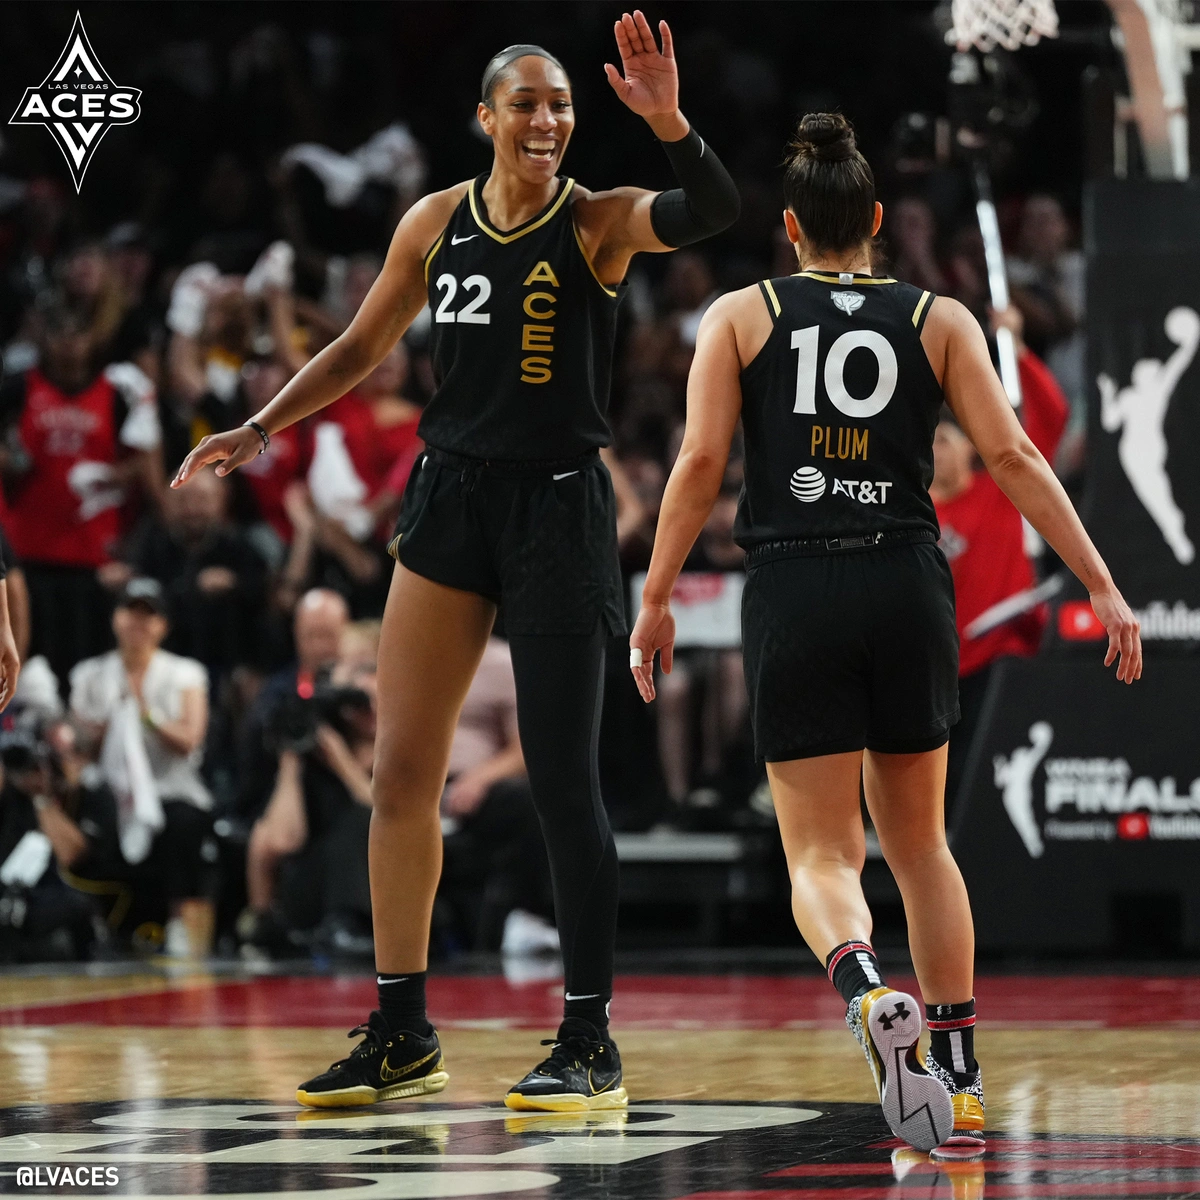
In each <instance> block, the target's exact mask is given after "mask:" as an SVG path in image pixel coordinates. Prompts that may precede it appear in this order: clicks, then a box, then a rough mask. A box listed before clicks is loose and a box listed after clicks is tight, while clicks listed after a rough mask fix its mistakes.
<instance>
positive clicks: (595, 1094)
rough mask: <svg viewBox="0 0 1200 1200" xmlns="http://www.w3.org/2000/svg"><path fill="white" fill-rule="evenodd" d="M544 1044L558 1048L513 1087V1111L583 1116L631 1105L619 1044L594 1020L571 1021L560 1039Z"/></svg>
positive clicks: (509, 1099) (508, 1101) (509, 1101)
mask: <svg viewBox="0 0 1200 1200" xmlns="http://www.w3.org/2000/svg"><path fill="white" fill-rule="evenodd" d="M542 1045H543V1046H551V1047H553V1049H552V1050H551V1053H550V1057H549V1058H547V1059H545V1060H544V1061H543V1062H540V1063H539V1064H538V1065H537V1066H536V1067H534V1068H533V1070H532V1071H530V1072H529V1074H528V1075H526V1076H525V1078H524V1079H522V1080H521V1082H520V1083H518V1084H514V1085H513V1087H512V1088H510V1089H509V1093H508V1095H507V1096H505V1097H504V1103H505V1104H506V1105H507V1106H508V1107H509V1108H511V1109H515V1110H516V1111H517V1112H554V1113H581V1112H594V1111H596V1110H598V1109H601V1110H602V1109H623V1108H626V1107H628V1105H629V1096H628V1095H627V1094H626V1092H625V1089H624V1087H622V1085H621V1055H620V1054H619V1053H618V1051H617V1046H616V1043H615V1042H614V1041H613V1040H612V1039H611V1038H609V1037H608V1036H603V1037H602V1036H601V1034H600V1031H599V1030H598V1029H597V1028H596V1027H595V1026H594V1025H593V1024H591V1022H589V1021H585V1020H583V1019H582V1018H581V1017H567V1018H565V1019H564V1020H563V1023H562V1024H561V1025H560V1026H559V1027H558V1036H557V1037H554V1038H549V1039H547V1040H546V1041H544V1042H543V1043H542Z"/></svg>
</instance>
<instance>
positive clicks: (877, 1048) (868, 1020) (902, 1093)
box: [846, 987, 954, 1151]
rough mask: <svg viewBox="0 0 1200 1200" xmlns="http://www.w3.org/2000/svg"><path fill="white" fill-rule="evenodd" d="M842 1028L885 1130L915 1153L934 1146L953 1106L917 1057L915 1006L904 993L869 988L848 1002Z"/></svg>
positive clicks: (947, 1129)
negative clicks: (859, 1055) (860, 1057)
mask: <svg viewBox="0 0 1200 1200" xmlns="http://www.w3.org/2000/svg"><path fill="white" fill-rule="evenodd" d="M846 1024H847V1025H849V1026H850V1032H851V1033H852V1034H854V1036H855V1037H856V1038H857V1039H858V1044H859V1045H860V1046H862V1048H863V1053H864V1054H865V1055H866V1057H867V1064H868V1065H869V1066H870V1068H871V1074H872V1075H873V1076H874V1077H875V1087H876V1090H877V1091H878V1092H879V1102H880V1104H881V1105H882V1107H883V1115H884V1118H885V1119H886V1121H887V1123H888V1127H889V1128H890V1129H891V1131H892V1132H893V1133H894V1134H895V1135H896V1136H897V1137H898V1138H903V1139H904V1141H906V1142H907V1143H908V1144H909V1145H910V1146H914V1147H915V1148H916V1149H918V1150H925V1151H928V1150H932V1149H934V1147H936V1146H940V1145H941V1144H942V1142H944V1141H945V1140H946V1139H947V1138H948V1137H949V1136H950V1134H951V1133H952V1132H953V1130H954V1106H953V1104H952V1102H951V1100H950V1093H949V1092H948V1091H947V1090H946V1088H945V1085H944V1084H943V1083H942V1081H941V1080H940V1079H937V1078H935V1077H934V1076H933V1075H931V1074H930V1073H929V1072H928V1071H927V1070H926V1069H925V1066H924V1064H923V1063H922V1062H921V1059H920V1057H919V1055H918V1053H917V1043H918V1041H919V1040H920V1037H921V1008H920V1005H918V1004H917V1002H916V1000H914V999H913V998H912V996H910V995H908V994H907V993H906V992H897V991H893V990H892V989H891V988H888V987H882V988H875V989H874V990H873V991H870V992H867V993H866V994H865V995H862V996H859V997H858V999H856V1000H855V1001H853V1003H851V1004H850V1006H849V1007H848V1008H847V1009H846Z"/></svg>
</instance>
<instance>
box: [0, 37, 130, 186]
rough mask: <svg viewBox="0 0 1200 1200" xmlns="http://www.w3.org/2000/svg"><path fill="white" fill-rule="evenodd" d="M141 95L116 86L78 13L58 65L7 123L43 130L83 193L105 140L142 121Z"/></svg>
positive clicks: (32, 89)
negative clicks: (113, 132) (114, 131)
mask: <svg viewBox="0 0 1200 1200" xmlns="http://www.w3.org/2000/svg"><path fill="white" fill-rule="evenodd" d="M141 95H142V93H141V90H140V89H139V88H133V87H121V86H118V85H117V84H116V83H114V82H113V79H112V76H111V75H109V73H108V72H107V71H106V70H105V69H104V68H103V67H102V66H101V65H100V60H99V59H98V58H97V57H96V52H95V50H93V49H92V44H91V42H90V41H89V40H88V35H87V32H86V30H85V29H84V28H83V19H82V18H81V17H80V15H79V13H76V14H75V23H74V24H73V25H72V26H71V32H70V34H69V35H68V37H67V44H66V45H65V46H64V47H63V50H62V53H61V54H60V55H59V56H58V61H57V62H56V63H55V64H54V66H53V67H51V68H50V71H49V73H48V74H47V75H46V78H45V79H43V80H42V82H41V83H39V84H37V85H36V86H34V87H28V88H26V89H25V95H24V96H22V97H21V103H20V104H18V105H17V111H16V112H15V113H13V115H12V117H11V118H10V120H9V122H8V123H9V124H10V125H44V126H45V127H46V128H47V129H48V130H49V131H50V136H51V137H53V138H54V140H55V141H56V142H57V143H58V148H59V149H60V150H61V151H62V152H63V157H64V158H65V159H66V160H67V169H68V170H69V171H70V172H71V179H72V181H73V182H74V184H75V190H76V192H78V191H79V189H80V187H81V185H82V184H83V177H84V174H85V173H86V172H87V169H88V167H89V166H90V165H91V161H92V158H93V156H94V155H95V153H96V148H97V147H98V146H99V145H100V142H101V141H102V140H103V138H104V135H105V134H106V133H107V132H108V131H109V130H110V129H111V128H112V127H113V126H114V125H132V124H133V122H134V121H136V120H137V119H138V117H140V116H141V113H142V110H141V103H140V100H141Z"/></svg>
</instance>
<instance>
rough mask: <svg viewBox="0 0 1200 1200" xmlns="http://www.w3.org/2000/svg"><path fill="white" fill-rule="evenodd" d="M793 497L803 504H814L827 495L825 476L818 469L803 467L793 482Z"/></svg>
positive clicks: (793, 477)
mask: <svg viewBox="0 0 1200 1200" xmlns="http://www.w3.org/2000/svg"><path fill="white" fill-rule="evenodd" d="M790 486H791V489H792V495H793V496H795V497H796V499H797V500H799V501H801V503H803V504H812V503H813V501H814V500H820V498H821V497H822V496H823V495H825V476H824V475H822V474H821V472H820V471H818V470H817V468H816V467H801V468H800V470H798V471H797V472H796V473H795V474H794V475H793V476H792V482H791V485H790Z"/></svg>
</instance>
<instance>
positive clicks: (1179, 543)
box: [1096, 307, 1200, 565]
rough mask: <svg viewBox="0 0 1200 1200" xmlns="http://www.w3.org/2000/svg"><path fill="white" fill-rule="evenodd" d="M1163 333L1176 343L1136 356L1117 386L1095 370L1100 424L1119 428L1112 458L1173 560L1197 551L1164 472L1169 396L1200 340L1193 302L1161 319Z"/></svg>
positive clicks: (1189, 557)
mask: <svg viewBox="0 0 1200 1200" xmlns="http://www.w3.org/2000/svg"><path fill="white" fill-rule="evenodd" d="M1163 328H1164V329H1165V330H1166V334H1167V337H1169V338H1170V339H1171V341H1173V342H1174V343H1175V345H1176V346H1177V347H1178V349H1176V351H1175V352H1174V353H1173V354H1172V355H1171V356H1170V358H1168V359H1167V361H1166V362H1161V361H1160V360H1159V359H1157V358H1143V359H1139V360H1138V361H1137V362H1136V363H1134V364H1133V370H1132V371H1131V372H1130V377H1129V386H1128V387H1123V388H1121V389H1120V390H1119V391H1118V389H1117V385H1116V383H1115V382H1114V381H1113V380H1112V378H1110V377H1109V376H1108V375H1103V374H1102V375H1100V376H1099V377H1098V378H1097V380H1096V383H1097V385H1098V386H1099V388H1100V424H1101V425H1102V426H1103V427H1104V429H1105V430H1106V431H1107V432H1109V433H1117V432H1118V431H1119V432H1120V434H1121V439H1120V441H1119V442H1118V443H1117V458H1118V460H1119V461H1120V463H1121V468H1122V470H1124V472H1125V475H1126V477H1127V478H1128V480H1129V482H1130V485H1131V486H1132V487H1133V491H1134V494H1135V495H1136V496H1137V498H1138V499H1139V500H1140V501H1141V502H1142V507H1143V508H1145V510H1146V511H1147V512H1148V513H1149V514H1150V516H1151V517H1152V518H1153V520H1154V523H1155V524H1156V525H1157V526H1158V528H1159V530H1160V532H1161V533H1162V536H1163V539H1164V540H1165V541H1166V543H1167V545H1168V546H1169V547H1170V548H1171V553H1172V554H1174V555H1175V558H1176V560H1177V561H1178V562H1180V563H1182V564H1184V565H1186V564H1188V563H1190V562H1192V561H1193V560H1194V559H1195V557H1196V547H1195V545H1194V544H1193V543H1192V539H1191V538H1190V537H1189V536H1188V532H1187V528H1186V521H1185V518H1184V514H1183V512H1182V510H1181V509H1180V507H1179V505H1178V503H1176V500H1175V495H1174V493H1173V492H1172V490H1171V480H1170V477H1169V476H1168V475H1167V439H1166V435H1165V434H1164V432H1163V422H1164V421H1165V419H1166V416H1167V408H1168V406H1169V405H1170V403H1171V397H1172V396H1173V395H1174V393H1175V389H1176V387H1177V385H1178V384H1179V380H1180V379H1181V378H1182V376H1183V373H1184V372H1185V371H1186V370H1187V369H1188V367H1189V366H1191V364H1192V360H1193V359H1194V358H1195V357H1196V349H1197V347H1198V346H1200V315H1197V313H1196V311H1195V309H1192V308H1183V307H1180V308H1173V309H1171V311H1170V312H1169V313H1167V317H1166V320H1165V321H1164V322H1163Z"/></svg>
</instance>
